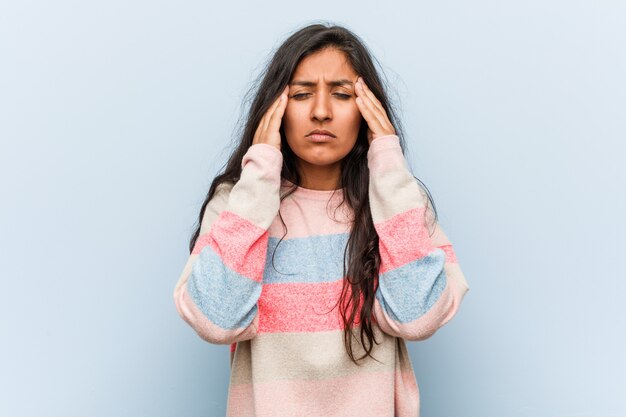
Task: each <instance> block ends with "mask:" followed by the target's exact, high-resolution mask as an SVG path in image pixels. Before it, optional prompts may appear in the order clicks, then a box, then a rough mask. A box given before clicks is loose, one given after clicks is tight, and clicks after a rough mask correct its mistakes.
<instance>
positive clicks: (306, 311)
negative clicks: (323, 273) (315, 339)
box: [258, 280, 363, 333]
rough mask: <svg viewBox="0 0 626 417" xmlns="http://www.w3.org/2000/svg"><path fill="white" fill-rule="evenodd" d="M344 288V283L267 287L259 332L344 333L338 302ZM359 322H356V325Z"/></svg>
mask: <svg viewBox="0 0 626 417" xmlns="http://www.w3.org/2000/svg"><path fill="white" fill-rule="evenodd" d="M342 285H343V280H337V281H333V282H318V283H280V284H264V285H263V291H262V292H261V297H260V299H259V302H258V307H259V317H260V319H259V329H258V333H263V332H267V333H273V332H319V331H327V330H343V328H344V326H343V319H342V318H341V315H340V313H339V308H341V307H340V306H339V304H338V303H337V300H338V299H339V296H340V295H341V288H342ZM348 294H351V290H350V289H348ZM362 300H363V298H362V297H361V304H360V306H362V305H363V303H362ZM336 303H337V306H334V304H336ZM358 323H359V321H358V319H357V320H356V323H355V325H358Z"/></svg>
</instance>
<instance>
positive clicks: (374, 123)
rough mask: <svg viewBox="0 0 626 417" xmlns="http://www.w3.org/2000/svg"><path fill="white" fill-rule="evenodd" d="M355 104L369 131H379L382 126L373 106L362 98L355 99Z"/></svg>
mask: <svg viewBox="0 0 626 417" xmlns="http://www.w3.org/2000/svg"><path fill="white" fill-rule="evenodd" d="M356 103H357V106H358V107H359V110H360V111H361V114H362V115H363V117H364V118H365V121H366V122H367V125H368V127H369V128H370V130H372V131H373V132H379V131H381V128H382V125H381V123H380V120H379V119H378V117H377V115H376V112H375V111H374V109H373V104H372V103H371V102H370V101H369V100H367V99H364V98H363V96H359V97H357V100H356Z"/></svg>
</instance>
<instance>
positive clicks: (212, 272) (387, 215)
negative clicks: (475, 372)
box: [174, 135, 469, 417]
mask: <svg viewBox="0 0 626 417" xmlns="http://www.w3.org/2000/svg"><path fill="white" fill-rule="evenodd" d="M367 161H368V166H369V178H370V181H369V205H370V208H371V213H372V220H373V222H374V226H375V228H376V232H377V234H378V237H379V251H380V256H381V263H380V270H379V278H378V288H377V290H376V294H375V302H374V309H373V321H374V325H373V330H374V334H375V337H376V340H377V341H378V342H379V344H374V348H373V350H372V355H373V356H374V358H375V359H376V360H374V359H372V358H370V357H366V358H365V359H363V360H361V361H359V363H360V366H357V365H356V364H354V363H353V362H352V361H351V360H350V358H349V356H348V354H347V352H346V348H345V345H344V330H343V329H344V325H343V320H342V318H341V315H340V312H339V310H340V307H339V304H338V303H337V302H338V300H339V297H340V294H341V291H342V287H343V281H344V279H345V277H344V275H343V268H344V251H345V249H346V244H347V242H348V238H349V233H350V229H351V223H352V221H353V218H354V215H353V213H352V211H351V210H350V209H348V208H347V204H346V203H345V202H344V203H343V204H340V203H341V200H342V197H343V189H339V190H330V191H321V190H312V189H306V188H302V187H298V188H297V189H296V191H295V192H294V193H293V194H291V195H289V196H287V197H286V198H285V199H284V200H283V201H280V197H281V196H282V195H283V194H285V193H286V192H287V190H289V189H290V187H292V186H293V184H291V183H290V182H288V181H286V180H284V179H281V176H280V172H281V167H282V163H283V157H282V154H281V152H280V151H279V150H278V149H277V148H275V147H274V146H271V145H268V144H254V145H252V146H251V147H250V148H249V149H248V151H247V153H246V154H245V156H244V157H243V159H242V173H241V176H240V179H239V180H238V181H237V183H236V184H234V185H232V184H221V185H220V186H219V187H218V188H217V190H216V193H215V195H214V196H213V198H212V199H211V200H210V201H209V203H208V205H207V208H206V211H205V214H204V217H203V220H202V223H201V228H200V235H199V237H198V239H197V241H196V244H195V247H194V248H193V250H192V253H191V254H190V256H189V259H188V261H187V263H186V265H185V267H184V269H183V272H182V274H181V276H180V278H179V280H178V282H177V284H176V288H175V290H174V301H175V303H176V308H177V310H178V313H179V314H180V316H181V317H182V318H183V319H184V320H185V321H186V322H187V323H188V324H189V325H190V326H191V327H192V328H193V329H194V330H195V331H196V332H197V334H198V335H199V336H200V337H201V338H202V339H203V340H205V341H207V342H209V343H215V344H230V345H231V349H230V367H231V375H230V384H229V389H228V400H227V416H232V417H248V416H250V417H252V416H268V417H269V416H271V417H277V416H307V417H316V416H319V417H330V416H337V417H339V416H341V417H348V416H359V417H368V416H372V417H374V416H375V417H384V416H389V417H394V416H396V417H418V416H419V412H420V397H419V388H418V385H417V380H416V377H415V374H414V371H413V366H412V364H411V360H410V358H409V354H408V351H407V348H406V344H405V341H406V340H412V341H415V340H424V339H426V338H428V337H430V336H432V335H433V334H434V333H435V332H436V331H437V329H439V328H441V327H442V326H443V325H444V324H446V323H447V322H449V321H450V320H451V319H452V318H453V317H454V316H455V314H456V313H457V311H458V310H459V306H460V304H461V301H462V299H463V297H464V296H465V294H466V293H467V292H468V291H469V286H468V283H467V281H466V279H465V277H464V275H463V272H462V271H461V268H460V267H459V264H458V262H457V257H456V255H455V252H454V250H453V248H452V244H451V243H450V241H449V239H448V237H447V236H446V234H445V233H444V232H443V230H442V228H441V227H440V225H439V224H437V223H434V222H433V214H432V211H431V209H430V208H429V206H428V205H427V202H428V201H427V198H426V194H425V192H424V190H423V189H422V188H421V187H420V185H419V184H418V182H417V181H416V179H415V178H414V177H413V176H412V174H411V173H410V171H409V170H408V166H407V163H406V160H405V158H404V155H403V153H402V150H401V147H400V142H399V138H398V136H396V135H388V136H383V137H379V138H377V139H374V140H373V141H372V143H371V145H370V147H369V150H368V153H367ZM279 211H280V213H279ZM279 214H280V215H279ZM281 216H282V220H283V221H284V222H285V227H286V230H285V228H284V227H283V224H282V222H281ZM433 223H434V224H433ZM285 231H286V235H285ZM283 235H284V236H283ZM279 241H280V242H279ZM347 266H348V263H347V259H346V263H345V267H346V271H347ZM353 334H354V338H353V344H352V346H353V350H354V354H355V358H360V357H361V356H362V354H363V353H364V352H365V350H364V349H363V346H362V345H361V342H360V327H359V325H358V323H357V325H355V326H354V329H353Z"/></svg>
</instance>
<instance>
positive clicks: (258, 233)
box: [191, 210, 268, 282]
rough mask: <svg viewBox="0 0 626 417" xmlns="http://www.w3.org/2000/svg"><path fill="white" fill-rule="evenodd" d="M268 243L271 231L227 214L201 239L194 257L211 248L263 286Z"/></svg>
mask: <svg viewBox="0 0 626 417" xmlns="http://www.w3.org/2000/svg"><path fill="white" fill-rule="evenodd" d="M267 243H268V233H267V230H265V229H263V228H261V227H259V226H257V225H255V224H253V223H251V222H250V221H248V220H246V219H244V218H243V217H240V216H238V215H237V214H235V213H233V212H231V211H228V210H224V211H222V212H221V213H220V215H219V217H218V218H217V219H216V220H215V222H214V223H213V224H212V225H211V229H210V230H209V231H208V232H207V233H205V234H203V235H202V236H199V237H198V240H197V241H196V245H195V246H194V249H193V251H192V252H191V253H192V254H196V253H200V251H201V250H202V248H204V247H205V246H207V245H210V246H211V248H212V249H213V251H215V253H216V254H217V255H218V256H219V257H220V258H221V259H222V262H224V264H225V265H226V266H228V267H229V268H230V269H232V270H233V271H235V272H237V273H239V274H241V275H243V276H245V277H248V278H250V279H252V280H254V281H256V282H263V269H264V267H265V254H266V252H267Z"/></svg>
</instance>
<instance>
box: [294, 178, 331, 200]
mask: <svg viewBox="0 0 626 417" xmlns="http://www.w3.org/2000/svg"><path fill="white" fill-rule="evenodd" d="M282 182H283V187H285V188H286V189H291V188H292V187H293V186H294V185H295V184H294V183H293V182H291V181H289V180H287V179H284V178H283V179H282ZM333 194H334V197H335V198H337V197H341V196H342V195H343V188H338V189H336V190H314V189H311V188H304V187H301V186H299V185H298V186H296V190H295V191H294V192H293V193H292V194H291V195H296V196H298V197H304V198H309V199H312V200H328V199H329V198H331V197H333Z"/></svg>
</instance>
